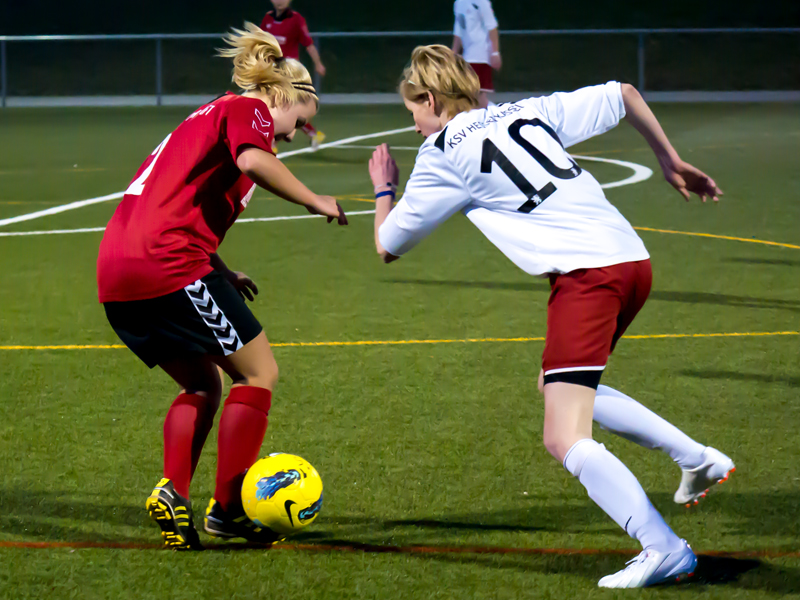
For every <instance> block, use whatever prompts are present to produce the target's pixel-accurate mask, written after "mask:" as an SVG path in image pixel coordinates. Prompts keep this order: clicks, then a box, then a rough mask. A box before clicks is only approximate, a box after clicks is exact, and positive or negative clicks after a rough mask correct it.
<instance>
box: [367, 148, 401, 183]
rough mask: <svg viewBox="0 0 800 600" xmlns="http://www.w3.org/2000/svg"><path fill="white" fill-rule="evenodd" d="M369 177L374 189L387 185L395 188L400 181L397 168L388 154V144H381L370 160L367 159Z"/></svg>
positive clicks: (389, 153) (390, 154)
mask: <svg viewBox="0 0 800 600" xmlns="http://www.w3.org/2000/svg"><path fill="white" fill-rule="evenodd" d="M369 176H370V179H372V185H374V186H375V187H376V188H378V187H381V186H385V185H386V184H387V183H390V184H392V185H393V186H394V187H397V184H398V182H399V181H400V169H398V168H397V163H396V162H395V161H394V158H392V153H391V152H389V145H388V144H381V145H380V146H378V147H377V148H375V152H373V153H372V158H370V159H369Z"/></svg>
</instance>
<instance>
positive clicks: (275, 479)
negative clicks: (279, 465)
mask: <svg viewBox="0 0 800 600" xmlns="http://www.w3.org/2000/svg"><path fill="white" fill-rule="evenodd" d="M299 480H300V472H299V471H295V470H294V469H291V470H289V471H278V472H277V473H275V474H274V475H270V476H269V477H262V478H261V479H259V480H258V483H257V484H256V487H257V488H258V489H257V490H256V499H258V500H267V499H269V498H272V497H273V496H274V495H275V494H276V493H278V491H279V490H282V489H284V488H287V487H289V486H290V485H292V484H293V483H294V482H295V481H299Z"/></svg>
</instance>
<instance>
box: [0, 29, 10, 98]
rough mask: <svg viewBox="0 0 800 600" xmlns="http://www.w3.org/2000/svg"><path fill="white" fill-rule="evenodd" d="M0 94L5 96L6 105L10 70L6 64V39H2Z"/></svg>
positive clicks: (0, 50)
mask: <svg viewBox="0 0 800 600" xmlns="http://www.w3.org/2000/svg"><path fill="white" fill-rule="evenodd" d="M0 88H2V91H0V96H2V97H3V100H2V106H3V108H5V107H6V97H7V96H8V71H7V65H6V41H5V40H2V41H0Z"/></svg>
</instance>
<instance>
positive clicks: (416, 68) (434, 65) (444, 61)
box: [400, 44, 481, 117]
mask: <svg viewBox="0 0 800 600" xmlns="http://www.w3.org/2000/svg"><path fill="white" fill-rule="evenodd" d="M480 91H481V84H480V82H479V81H478V76H477V75H476V74H475V71H473V70H472V67H470V66H469V63H468V62H467V61H465V60H464V58H463V57H462V56H459V55H458V54H456V53H455V52H453V51H452V50H451V49H450V48H448V47H447V46H442V45H441V44H434V45H433V46H417V47H416V48H414V52H412V53H411V62H410V63H409V65H408V66H407V67H406V68H405V70H404V71H403V79H402V81H401V82H400V94H401V95H402V96H403V98H405V99H406V100H408V101H410V102H423V101H424V100H427V98H428V92H430V93H432V94H433V97H434V99H435V100H436V103H437V104H440V105H441V106H442V108H443V109H444V110H445V111H446V112H447V114H448V115H449V116H451V117H454V116H456V115H457V114H459V113H462V112H466V111H468V110H472V109H473V108H478V104H479V101H478V96H479V95H480Z"/></svg>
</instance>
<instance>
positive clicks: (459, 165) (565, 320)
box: [369, 46, 733, 588]
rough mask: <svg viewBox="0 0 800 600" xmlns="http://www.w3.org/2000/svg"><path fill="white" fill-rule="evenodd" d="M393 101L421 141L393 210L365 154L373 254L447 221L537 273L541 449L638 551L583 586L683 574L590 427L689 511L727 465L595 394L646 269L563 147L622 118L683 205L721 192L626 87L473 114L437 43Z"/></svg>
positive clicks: (451, 59)
mask: <svg viewBox="0 0 800 600" xmlns="http://www.w3.org/2000/svg"><path fill="white" fill-rule="evenodd" d="M400 92H401V94H402V95H403V99H404V101H405V105H406V108H407V109H408V110H409V111H410V112H411V114H412V116H413V119H414V123H415V125H416V130H417V132H419V133H422V134H423V135H424V136H425V137H426V138H427V139H426V140H425V142H424V143H423V144H422V146H421V147H420V150H419V154H418V155H417V159H416V163H415V165H414V170H413V172H412V173H411V177H410V179H409V180H408V182H407V184H406V187H405V193H404V195H403V197H402V198H401V199H400V202H398V203H397V206H394V202H393V200H394V189H395V187H396V185H397V183H398V178H399V173H398V170H397V165H396V163H395V162H394V160H393V159H392V157H391V155H390V154H389V151H388V148H387V146H386V145H385V144H384V145H382V146H380V147H379V148H378V149H377V150H376V151H375V153H374V154H373V157H372V160H371V161H370V165H369V171H370V176H371V178H372V182H373V184H374V185H375V192H376V206H375V208H376V211H375V244H376V248H377V250H378V253H379V254H380V255H381V257H382V258H383V259H384V261H385V262H391V261H392V260H395V259H397V258H398V257H400V256H402V255H403V254H405V253H406V252H408V251H409V250H411V249H412V248H413V247H414V246H415V245H416V244H417V243H418V242H419V241H420V240H421V239H422V238H424V237H425V236H426V235H428V234H430V233H431V232H432V231H433V230H434V229H435V228H436V227H437V226H438V225H440V224H441V223H443V222H444V221H446V220H447V219H448V218H450V217H451V216H452V215H453V214H455V213H457V212H461V213H463V214H465V215H466V216H467V218H468V219H469V220H470V221H472V223H473V224H474V225H475V226H477V227H478V228H479V229H480V230H481V231H482V232H483V234H484V235H485V236H486V237H487V238H488V239H489V240H490V241H491V242H492V243H493V244H494V245H495V246H497V248H498V249H499V250H500V251H502V252H503V253H504V254H505V255H506V256H507V257H508V258H509V259H510V260H511V261H513V262H514V263H515V264H516V265H517V266H519V267H520V268H521V269H523V270H524V271H525V272H527V273H529V274H530V275H536V276H541V275H547V276H549V279H550V285H551V288H552V291H551V294H550V300H549V302H548V305H547V337H546V340H545V344H544V354H543V357H542V371H541V372H540V380H539V389H540V390H541V391H542V392H543V394H544V432H543V441H544V445H545V447H546V448H547V450H548V451H549V452H550V453H551V454H552V455H553V457H554V458H556V459H557V460H558V461H559V462H560V463H562V464H563V465H564V467H565V468H566V469H567V470H568V471H569V472H570V473H571V474H572V475H574V476H575V477H576V478H578V480H579V481H580V483H581V484H582V485H583V486H584V487H585V488H586V491H587V492H588V494H589V497H590V498H591V499H592V500H594V501H595V502H596V503H597V505H598V506H599V507H600V508H602V509H603V510H604V511H605V512H606V514H608V515H609V516H610V517H611V518H612V519H613V520H614V521H615V522H616V523H617V524H618V525H619V526H620V527H621V528H622V529H624V530H625V532H626V533H627V534H628V535H630V536H631V537H634V538H636V539H637V540H638V541H639V542H640V543H641V544H642V546H643V548H644V549H643V551H642V553H641V554H639V556H637V557H636V558H635V559H634V560H632V561H630V562H629V566H628V567H627V568H625V569H623V570H622V571H620V572H618V573H615V574H613V575H609V576H606V577H603V578H602V579H601V580H600V581H599V582H598V585H599V586H600V587H609V588H632V587H645V586H648V585H653V584H656V583H660V582H662V581H669V580H673V579H682V578H684V577H687V576H688V575H690V574H691V573H692V572H693V571H694V569H695V566H696V565H697V558H696V557H695V555H694V553H693V552H692V549H691V548H690V547H689V545H688V544H687V543H686V541H685V540H682V539H680V538H679V537H678V536H677V535H675V533H674V532H673V531H672V530H671V529H670V528H669V526H668V525H667V524H666V523H665V522H664V519H663V518H662V517H661V515H660V514H659V513H658V511H657V510H656V509H655V508H654V507H653V505H652V504H651V503H650V501H649V500H648V498H647V495H646V494H645V492H644V490H643V489H642V486H641V485H640V484H639V482H638V481H637V480H636V477H635V476H634V475H633V473H631V472H630V471H629V470H628V468H627V467H626V466H625V465H624V464H623V463H622V462H621V461H620V460H619V459H618V458H617V457H616V456H614V455H613V454H612V453H611V452H609V451H608V450H607V449H606V448H605V447H604V446H603V445H602V444H599V443H597V442H596V441H595V440H593V439H592V422H593V421H594V422H597V423H598V424H599V425H600V426H601V427H603V428H604V429H608V430H610V431H612V432H614V433H617V434H619V435H620V436H622V437H625V438H627V439H629V440H632V441H635V442H636V443H638V444H640V445H642V446H645V447H647V448H659V449H662V450H664V451H666V452H668V453H669V455H670V457H671V458H672V459H673V460H674V461H675V462H676V463H677V464H678V465H679V466H680V467H681V469H682V471H683V473H682V479H681V483H680V486H679V488H678V491H677V492H676V494H675V497H674V500H675V501H676V502H680V503H690V502H696V501H697V500H698V499H699V498H701V497H702V496H704V495H705V493H704V492H705V491H706V489H707V488H708V487H710V486H711V485H712V484H714V483H717V482H719V481H723V480H724V479H725V478H727V475H728V473H729V472H730V471H731V470H733V461H732V460H731V459H730V458H729V457H727V456H725V455H724V454H722V453H721V452H719V451H718V450H715V449H713V448H709V447H706V446H703V445H701V444H699V443H697V442H696V441H694V440H692V439H691V438H689V437H688V436H687V435H686V434H684V433H683V432H681V431H680V430H679V429H677V428H676V427H675V426H674V425H672V424H670V423H668V422H667V421H665V420H664V419H662V418H661V417H659V416H658V415H656V414H655V413H653V412H652V411H650V410H648V409H647V408H645V407H644V406H642V405H641V404H639V403H638V402H636V401H635V400H634V399H632V398H629V397H628V396H625V395H624V394H622V393H620V392H618V391H617V390H614V389H613V388H610V387H608V386H604V385H600V379H601V377H602V374H603V372H604V370H605V368H606V364H607V362H608V358H609V355H610V354H611V353H612V352H613V350H614V346H615V345H616V343H617V341H618V340H619V339H620V337H621V336H622V334H623V333H624V332H625V330H626V328H627V327H628V326H629V325H630V324H631V322H632V321H633V319H634V317H635V316H636V314H637V313H638V312H639V310H640V309H641V308H642V306H643V305H644V303H645V300H646V299H647V296H648V293H649V292H650V284H651V279H652V272H651V268H650V259H649V255H648V253H647V250H646V248H645V247H644V244H643V243H642V240H641V239H639V236H638V235H637V234H636V232H635V231H634V229H633V227H631V225H630V223H628V221H627V220H625V218H624V217H623V216H622V215H621V214H620V212H619V211H618V210H617V209H616V208H615V207H614V206H613V205H612V204H611V203H609V202H608V200H607V199H606V198H605V195H604V194H603V190H602V189H601V187H600V184H598V183H597V180H596V179H594V178H593V177H592V176H591V175H590V174H589V173H587V172H586V171H585V170H583V169H582V168H581V167H580V166H579V165H578V164H577V163H576V162H575V161H574V160H573V159H572V157H570V155H569V154H568V153H567V152H566V150H565V148H566V147H569V146H571V145H573V144H577V143H578V142H581V141H583V140H586V139H588V138H590V137H593V136H596V135H600V134H602V133H604V132H606V131H608V130H609V129H611V128H612V127H614V126H616V125H617V124H618V123H619V121H620V120H621V119H623V118H627V119H628V121H629V122H630V123H631V125H633V127H634V128H635V129H636V130H637V131H638V132H639V133H641V134H642V136H643V137H644V138H645V140H646V141H647V142H648V143H649V144H650V146H651V148H652V149H653V151H654V152H655V154H656V157H657V159H658V162H659V164H660V165H661V168H662V170H663V172H664V176H665V178H666V180H667V181H668V182H669V183H671V184H672V185H673V186H674V187H675V188H676V189H677V190H678V191H679V192H680V193H681V194H682V195H683V196H684V198H686V200H688V199H689V197H690V192H694V193H696V194H697V195H699V196H700V197H701V198H702V199H703V200H704V201H705V200H706V199H708V198H710V199H713V200H714V201H716V200H718V195H720V194H721V193H722V192H721V191H720V190H719V188H718V187H717V185H716V184H715V183H714V181H713V180H712V179H711V178H710V177H708V176H707V175H706V174H705V173H702V172H701V171H699V170H698V169H696V168H695V167H693V166H692V165H690V164H688V163H686V162H684V161H683V160H681V158H680V157H679V156H678V153H677V152H676V151H675V149H674V148H673V147H672V145H671V144H670V143H669V140H668V139H667V136H666V135H665V133H664V131H663V129H662V128H661V126H660V125H659V123H658V121H657V120H656V118H655V116H654V115H653V113H652V111H651V110H650V108H649V107H648V106H647V104H646V103H645V101H644V100H643V99H642V97H641V95H640V94H639V93H638V92H637V91H636V89H635V88H634V87H632V86H630V85H627V84H620V83H618V82H616V81H611V82H608V83H606V84H605V85H596V86H592V87H587V88H583V89H580V90H577V91H575V92H571V93H557V94H553V95H551V96H547V97H541V98H528V99H525V100H519V101H517V102H514V103H510V104H502V105H499V106H492V107H489V108H484V109H481V108H478V107H479V104H480V81H479V78H478V77H477V75H476V74H475V72H474V71H473V69H472V68H471V67H470V66H469V64H468V63H467V61H466V60H465V59H464V58H462V57H461V56H458V55H456V54H454V53H453V52H452V50H450V49H449V48H446V47H445V46H420V47H418V48H416V49H415V50H414V53H413V54H412V56H411V64H410V66H409V67H407V68H406V70H405V72H404V73H403V80H402V81H401V83H400ZM533 368H534V367H533V364H531V372H532V373H535V371H534V370H533Z"/></svg>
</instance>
